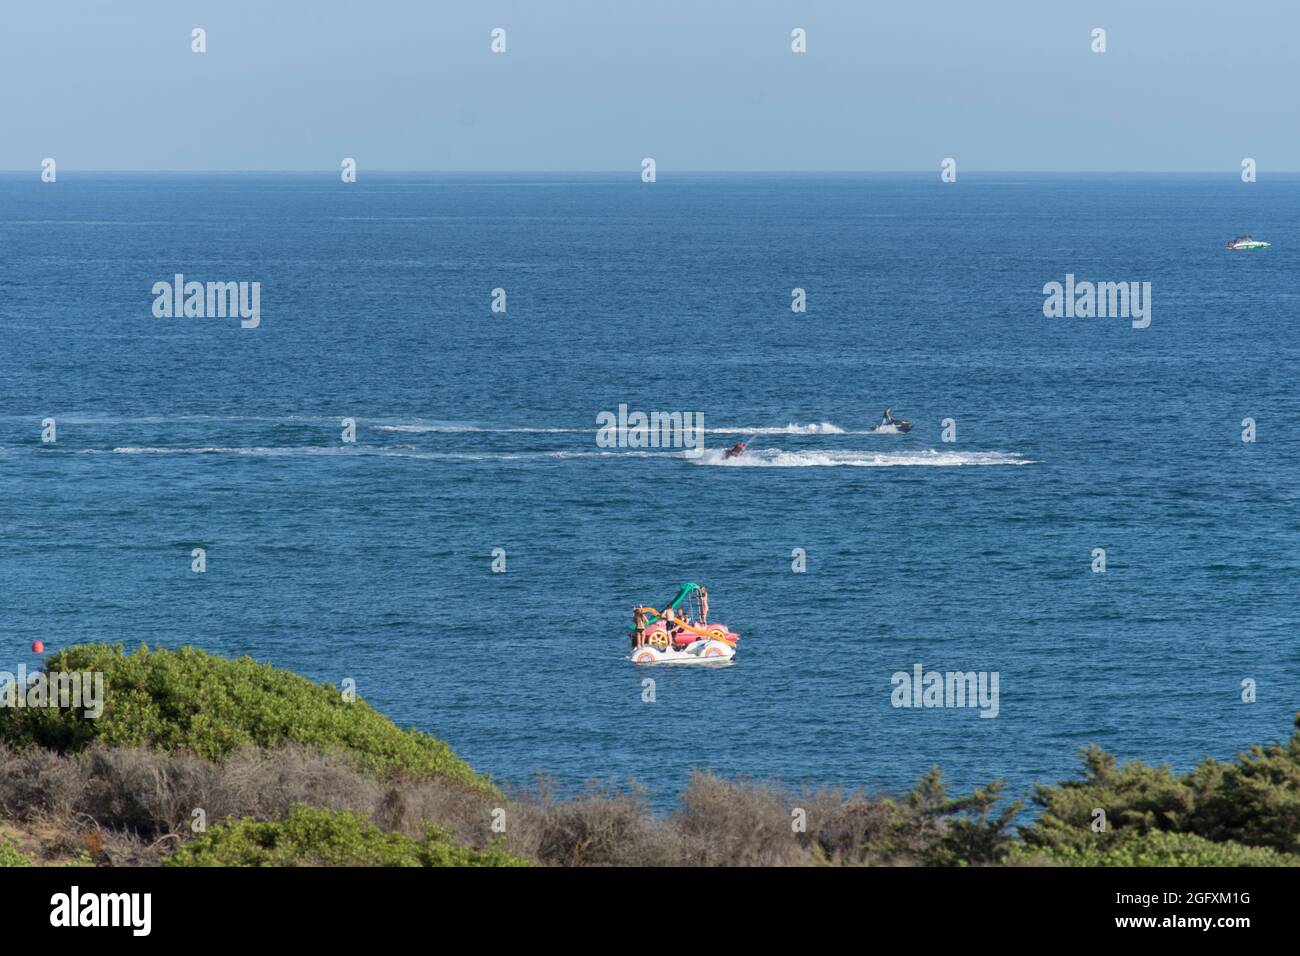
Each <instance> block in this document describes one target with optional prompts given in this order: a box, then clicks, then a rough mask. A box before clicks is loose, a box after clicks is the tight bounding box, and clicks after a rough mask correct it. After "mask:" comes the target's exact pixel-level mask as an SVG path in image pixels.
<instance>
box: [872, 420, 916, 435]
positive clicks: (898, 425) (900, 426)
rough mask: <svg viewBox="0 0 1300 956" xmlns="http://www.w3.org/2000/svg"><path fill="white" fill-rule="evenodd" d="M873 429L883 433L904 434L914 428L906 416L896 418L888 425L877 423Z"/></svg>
mask: <svg viewBox="0 0 1300 956" xmlns="http://www.w3.org/2000/svg"><path fill="white" fill-rule="evenodd" d="M871 430H872V431H873V432H879V433H880V434H882V435H903V434H906V433H907V432H910V431H911V430H912V423H911V422H909V421H907V419H904V418H895V419H894V420H893V421H892V422H890V423H888V424H886V425H877V426H876V427H875V428H873V429H871Z"/></svg>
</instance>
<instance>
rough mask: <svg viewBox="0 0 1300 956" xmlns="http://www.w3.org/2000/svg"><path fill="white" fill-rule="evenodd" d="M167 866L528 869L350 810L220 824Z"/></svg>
mask: <svg viewBox="0 0 1300 956" xmlns="http://www.w3.org/2000/svg"><path fill="white" fill-rule="evenodd" d="M164 865H166V866H526V865H528V864H527V862H526V861H524V860H521V859H519V858H518V857H514V856H511V855H510V854H508V853H506V852H505V851H504V850H500V849H496V848H491V849H487V850H475V849H473V848H471V847H466V846H458V845H457V844H454V843H452V842H451V837H450V836H449V835H448V834H447V833H446V831H443V830H439V829H437V828H436V827H430V828H429V830H428V831H427V833H426V834H425V837H424V839H423V840H413V839H411V838H410V837H408V836H403V835H402V834H400V833H389V832H386V831H384V830H381V829H380V828H379V827H377V826H375V825H374V824H373V823H371V822H370V821H369V820H366V819H364V818H362V817H359V816H357V815H356V814H354V813H352V812H351V811H348V810H322V809H319V808H316V807H307V806H303V805H302V804H299V805H297V806H295V807H293V809H291V810H290V811H289V814H288V816H286V817H285V818H284V819H283V820H279V821H275V822H269V823H264V822H259V821H257V820H253V819H249V818H245V819H242V820H235V821H231V822H228V823H224V824H221V823H219V824H216V825H214V826H213V827H212V829H211V830H210V831H208V832H207V833H205V834H203V835H202V836H200V837H197V838H196V839H193V840H191V841H190V842H188V843H186V844H185V845H183V846H181V847H180V848H179V849H178V850H177V851H176V852H175V853H173V854H172V855H171V856H170V857H168V858H167V860H166V861H165V864H164Z"/></svg>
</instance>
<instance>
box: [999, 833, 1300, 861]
mask: <svg viewBox="0 0 1300 956" xmlns="http://www.w3.org/2000/svg"><path fill="white" fill-rule="evenodd" d="M1007 862H1009V863H1023V864H1029V865H1038V866H1300V858H1297V857H1294V856H1292V855H1290V854H1286V853H1278V852H1277V851H1276V850H1274V849H1272V848H1270V847H1266V846H1244V845H1243V844H1240V843H1233V842H1232V841H1226V842H1223V843H1216V842H1214V841H1213V840H1207V839H1205V838H1204V837H1199V836H1196V835H1195V834H1192V833H1166V832H1162V831H1160V830H1153V831H1151V832H1150V833H1144V834H1141V835H1132V836H1130V837H1129V838H1128V839H1126V840H1124V841H1123V842H1119V843H1116V844H1114V845H1112V846H1110V847H1107V848H1105V849H1102V848H1099V847H1089V848H1084V849H1079V848H1076V847H1070V846H1057V847H1038V848H1035V847H1028V846H1025V845H1023V844H1018V845H1017V846H1016V847H1015V848H1014V849H1013V850H1012V851H1011V854H1010V856H1009V858H1008V861H1007Z"/></svg>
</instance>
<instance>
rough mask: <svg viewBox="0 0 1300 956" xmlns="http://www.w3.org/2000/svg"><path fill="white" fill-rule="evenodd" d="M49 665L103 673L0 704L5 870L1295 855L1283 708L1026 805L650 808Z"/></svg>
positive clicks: (222, 689) (602, 788)
mask: <svg viewBox="0 0 1300 956" xmlns="http://www.w3.org/2000/svg"><path fill="white" fill-rule="evenodd" d="M47 668H48V669H49V670H50V671H52V672H56V673H57V672H59V671H63V670H69V671H71V670H76V671H92V672H93V671H98V672H100V673H102V674H103V675H104V683H105V686H106V688H107V693H106V694H105V699H104V702H103V710H102V713H101V714H100V716H99V717H98V718H94V719H92V718H89V717H87V716H86V715H85V714H84V713H83V712H82V711H80V710H78V709H77V708H52V707H41V708H19V707H12V706H10V707H3V708H0V865H6V866H13V865H25V864H28V863H35V864H45V865H50V864H56V865H58V864H73V865H107V866H130V865H156V864H167V865H175V866H293V865H309V866H315V865H349V866H516V865H551V866H627V865H640V866H682V865H695V866H773V865H776V866H782V865H784V866H799V865H828V864H829V865H927V866H981V865H983V866H988V865H1019V866H1023V865H1031V866H1035V865H1037V866H1043V865H1048V866H1292V865H1300V724H1298V725H1297V726H1298V729H1297V732H1296V734H1295V735H1294V736H1292V738H1291V739H1290V741H1289V742H1288V743H1285V744H1272V745H1266V746H1257V747H1253V748H1251V750H1250V751H1248V752H1247V753H1244V754H1241V755H1240V756H1239V757H1238V758H1237V759H1236V760H1233V761H1226V762H1220V761H1215V760H1210V759H1207V760H1205V761H1203V762H1202V763H1201V764H1200V765H1198V766H1197V767H1196V768H1194V769H1193V770H1192V771H1190V772H1189V773H1185V774H1176V773H1174V772H1173V771H1172V770H1171V769H1170V768H1168V767H1152V766H1149V765H1147V764H1145V763H1143V762H1141V761H1132V762H1128V763H1121V762H1120V761H1118V760H1117V759H1116V758H1115V757H1114V756H1112V755H1110V754H1108V753H1106V752H1104V751H1102V750H1101V749H1099V748H1096V747H1090V748H1088V749H1087V750H1085V751H1084V752H1083V755H1082V757H1083V767H1082V773H1081V775H1080V777H1079V779H1074V780H1067V781H1064V782H1061V783H1058V784H1055V785H1040V786H1038V787H1037V788H1036V789H1035V791H1034V792H1033V794H1032V795H1031V800H1032V802H1033V803H1034V804H1035V807H1036V810H1037V812H1036V813H1033V814H1026V813H1025V812H1024V811H1025V808H1024V806H1023V805H1022V804H1021V803H1020V802H1019V801H1014V800H1009V799H1008V798H1007V795H1006V794H1005V793H1004V791H1003V787H1002V785H1001V784H1000V783H999V782H997V781H993V782H991V783H989V784H988V785H987V786H984V787H979V788H976V789H974V790H973V791H972V792H970V793H969V794H957V795H954V794H951V793H950V792H949V789H948V787H947V785H946V784H945V782H944V780H943V776H942V774H941V772H940V771H939V769H938V768H934V769H932V770H931V771H930V772H928V773H927V774H925V775H924V776H923V777H922V778H921V780H919V781H918V783H917V784H916V786H915V787H913V788H912V790H911V791H910V792H908V793H906V794H902V795H896V796H877V795H867V794H863V793H860V792H851V791H846V790H844V789H843V788H837V787H820V788H810V787H798V788H792V787H788V786H785V785H783V784H781V783H779V782H774V781H748V780H743V779H741V780H724V779H721V778H718V777H716V776H713V775H710V774H705V773H696V774H695V775H693V776H692V777H691V779H690V780H689V781H688V782H687V785H686V787H685V788H684V790H683V791H682V793H681V795H680V797H679V799H678V802H677V805H676V806H675V808H674V809H672V810H671V811H670V812H668V813H660V814H656V813H655V812H654V811H653V809H652V807H651V805H650V801H649V798H648V795H647V793H646V792H645V791H644V789H642V788H640V787H638V786H637V785H635V784H634V783H629V784H626V785H622V786H618V785H612V784H607V785H594V784H593V785H589V786H588V787H587V788H586V789H585V790H584V791H582V792H580V793H577V794H566V795H560V794H557V792H556V790H555V788H554V786H553V785H551V784H550V783H549V782H548V781H546V780H539V781H537V782H535V783H534V784H533V785H532V786H531V787H529V788H526V789H521V790H518V791H514V792H510V793H508V794H507V793H503V792H502V791H501V790H500V789H498V788H497V787H496V786H495V785H494V784H493V783H492V782H491V781H490V780H488V779H487V778H486V777H483V776H481V775H479V774H477V773H475V772H474V771H473V770H472V769H471V768H470V767H469V766H468V765H467V764H465V763H464V762H463V761H461V760H460V759H459V758H457V757H456V755H455V754H454V753H453V752H452V750H451V748H450V747H449V746H448V745H447V744H446V743H444V742H443V741H440V740H437V739H436V738H433V737H430V736H428V735H427V734H423V733H421V732H419V731H416V730H404V729H401V728H399V727H397V726H396V725H395V724H393V723H392V722H391V721H389V720H388V719H387V718H386V717H384V716H383V715H382V714H380V713H379V712H378V711H376V710H375V709H374V708H372V707H370V706H369V705H368V704H366V703H365V702H364V701H361V700H359V699H357V700H349V699H348V698H347V697H346V696H345V695H344V694H342V693H341V692H340V691H339V690H338V689H336V688H332V687H329V686H326V685H317V684H313V683H312V682H311V681H309V680H307V679H306V678H303V677H299V676H297V675H294V674H291V673H288V672H285V671H283V670H279V669H276V668H273V667H270V666H269V665H266V664H259V663H256V662H254V661H252V660H249V659H247V658H243V659H240V660H230V659H227V658H224V657H221V656H219V655H214V654H207V653H205V652H202V651H199V650H195V649H192V648H182V649H180V650H176V651H168V650H162V649H149V648H145V647H142V648H140V649H139V650H137V651H136V652H134V653H126V652H125V651H124V650H123V649H122V647H121V646H117V647H108V646H105V645H86V646H80V647H73V648H68V649H66V650H63V651H60V652H59V653H57V654H53V655H51V656H50V658H49V659H48V661H47ZM1022 820H1023V822H1020V823H1019V825H1018V821H1022Z"/></svg>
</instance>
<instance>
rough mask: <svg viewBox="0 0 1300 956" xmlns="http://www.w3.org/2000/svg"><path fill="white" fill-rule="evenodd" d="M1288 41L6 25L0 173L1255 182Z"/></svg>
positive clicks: (1129, 10)
mask: <svg viewBox="0 0 1300 956" xmlns="http://www.w3.org/2000/svg"><path fill="white" fill-rule="evenodd" d="M196 26H201V27H204V28H206V29H207V31H208V52H207V53H206V54H202V55H200V54H194V53H191V52H190V30H191V29H192V28H193V27H196ZM498 26H499V27H504V28H505V29H506V30H507V42H508V52H507V53H505V54H503V55H493V54H492V53H490V52H489V33H490V31H491V30H492V28H493V27H498ZM794 27H803V28H805V29H806V30H807V31H808V52H807V53H806V54H804V55H796V54H794V53H792V52H790V30H791V29H792V28H794ZM1093 27H1104V28H1105V29H1106V30H1107V45H1108V51H1107V52H1106V53H1104V54H1094V53H1092V52H1091V50H1090V49H1089V44H1090V33H1091V31H1092V28H1093ZM1298 42H1300V2H1296V0H1287V2H1282V0H1266V2H1257V3H1241V2H1225V0H1217V2H1202V0H1193V2H1186V0H1184V2H1174V0H1126V2H1096V3H1092V2H1090V3H1082V2H1064V0H1002V2H999V0H989V2H987V3H976V2H970V0H960V2H959V0H939V2H920V0H899V2H895V3H882V2H878V0H803V2H776V0H752V2H739V0H736V2H732V0H691V2H686V0H588V2H579V0H530V2H494V0H460V2H440V0H365V2H350V0H186V2H181V0H58V2H43V3H30V2H21V3H20V2H17V0H10V2H6V3H5V6H4V13H3V21H2V22H0V168H3V169H22V170H29V169H30V170H35V169H37V168H38V167H39V164H40V161H41V159H42V158H44V157H46V156H52V157H54V158H55V159H56V160H58V162H59V168H60V170H61V171H63V170H76V169H83V170H86V169H100V170H129V169H140V170H150V169H152V170H171V169H177V170H259V169H260V170H278V169H284V170H309V169H318V170H324V169H337V168H338V163H339V160H340V159H341V158H342V157H344V156H353V157H355V158H356V159H357V161H358V163H359V165H360V168H361V170H362V172H363V173H364V171H365V170H380V169H390V170H394V169H395V170H417V169H419V170H425V169H427V170H459V169H464V170H507V169H514V170H604V169H629V170H633V171H636V170H637V169H638V168H639V163H640V161H641V158H642V157H644V156H653V157H654V158H655V159H656V160H657V161H658V164H659V169H660V171H661V172H662V173H664V174H667V173H668V172H669V171H671V170H709V169H723V170H931V169H934V170H937V168H938V164H939V162H940V160H942V159H943V158H944V157H946V156H953V157H956V159H957V160H958V164H959V169H960V170H964V171H973V170H1066V171H1069V170H1156V171H1178V170H1236V169H1238V168H1239V164H1240V162H1241V159H1242V157H1244V156H1251V157H1254V158H1255V159H1256V160H1257V161H1258V162H1259V168H1260V173H1261V175H1265V174H1267V173H1268V172H1269V171H1282V170H1292V171H1294V170H1300V121H1298V119H1300V110H1298V109H1297V107H1296V102H1295V99H1296V95H1297V92H1298V91H1300V67H1298V66H1297V63H1300V55H1298V54H1297V52H1296V45H1297V43H1298Z"/></svg>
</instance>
